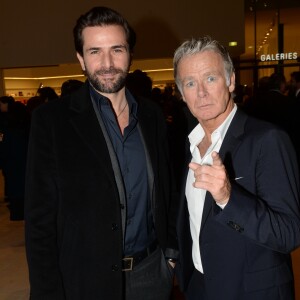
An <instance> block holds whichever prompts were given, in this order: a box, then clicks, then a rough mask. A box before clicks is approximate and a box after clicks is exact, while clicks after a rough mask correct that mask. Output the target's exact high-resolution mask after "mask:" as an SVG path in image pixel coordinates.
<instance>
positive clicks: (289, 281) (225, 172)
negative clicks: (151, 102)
mask: <svg viewBox="0 0 300 300" xmlns="http://www.w3.org/2000/svg"><path fill="white" fill-rule="evenodd" d="M174 76H175V80H176V84H177V86H178V88H179V90H180V92H181V94H182V97H183V100H184V101H185V102H186V103H187V106H188V108H189V109H190V111H191V112H192V114H193V115H194V116H195V117H196V118H197V120H198V125H197V126H196V127H195V128H194V129H193V131H192V132H191V133H190V134H189V142H190V145H189V149H190V153H188V155H187V162H188V163H187V166H188V168H187V170H186V180H185V187H184V189H183V191H182V198H181V203H180V208H179V216H178V223H177V235H178V244H179V253H180V254H179V259H178V262H177V263H176V267H175V269H176V274H177V278H178V281H179V284H180V286H181V289H182V290H183V291H184V293H185V295H186V298H187V299H188V300H196V299H197V300H198V299H201V300H220V299H224V300H253V299H255V300H266V299H272V300H279V299H280V300H291V299H294V286H293V271H292V265H291V257H290V252H291V251H293V250H294V249H295V248H297V247H298V246H299V245H300V211H299V173H298V169H297V160H296V154H295V151H294V148H293V146H292V144H291V141H290V139H289V137H288V135H287V134H286V133H285V132H284V131H282V130H281V129H280V128H278V127H276V126H275V125H273V124H271V123H267V122H265V121H262V120H258V119H254V118H252V117H250V116H247V115H246V114H245V112H243V111H242V110H241V109H240V108H238V107H237V105H236V104H235V103H234V100H233V96H232V92H233V91H234V87H235V73H234V67H233V64H232V60H231V58H230V56H229V53H228V51H227V50H226V49H225V48H224V47H223V46H222V45H221V44H220V43H219V42H218V41H216V40H213V39H212V38H210V37H207V36H206V37H202V38H199V39H191V40H188V41H186V42H184V43H183V44H182V45H181V46H180V47H179V48H178V49H177V50H176V51H175V54H174Z"/></svg>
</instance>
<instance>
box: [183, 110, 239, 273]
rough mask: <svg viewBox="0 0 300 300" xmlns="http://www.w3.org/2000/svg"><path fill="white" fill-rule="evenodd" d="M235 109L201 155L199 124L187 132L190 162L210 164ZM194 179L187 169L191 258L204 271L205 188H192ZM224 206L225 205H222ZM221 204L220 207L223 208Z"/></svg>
mask: <svg viewBox="0 0 300 300" xmlns="http://www.w3.org/2000/svg"><path fill="white" fill-rule="evenodd" d="M236 110H237V106H236V105H235V106H234V108H233V110H232V111H231V113H230V114H229V115H228V117H227V118H226V120H225V121H224V122H223V123H222V124H221V126H219V127H218V128H217V129H216V130H215V131H214V132H213V133H212V135H211V145H210V147H209V148H208V149H207V151H206V153H205V155H204V156H203V157H201V155H200V151H199V149H198V147H197V146H198V145H199V143H200V142H201V141H202V139H203V137H204V130H203V128H202V126H201V125H200V124H198V125H197V126H196V127H195V128H194V129H193V131H192V132H191V133H190V134H189V136H188V138H189V141H190V151H191V154H192V160H191V161H192V162H195V163H198V164H201V165H205V164H206V165H212V157H211V153H212V152H213V151H216V152H219V150H220V148H221V145H222V142H223V140H224V137H225V134H226V132H227V129H228V127H229V125H230V123H231V121H232V118H233V116H234V115H235V113H236ZM194 181H195V177H194V171H193V170H191V169H190V170H189V172H188V176H187V181H186V187H185V195H186V199H187V204H188V210H189V215H190V230H191V236H192V240H193V247H192V258H193V262H194V266H195V268H196V269H197V270H198V271H199V272H201V273H204V270H203V266H202V261H201V254H200V243H199V237H200V227H201V221H202V213H203V207H204V200H205V196H206V190H203V189H199V188H194V187H193V183H194ZM224 206H225V205H224ZM224 206H222V208H224Z"/></svg>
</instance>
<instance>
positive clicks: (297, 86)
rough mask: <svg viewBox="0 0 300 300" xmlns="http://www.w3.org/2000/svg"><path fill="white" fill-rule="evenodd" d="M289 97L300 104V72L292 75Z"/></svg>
mask: <svg viewBox="0 0 300 300" xmlns="http://www.w3.org/2000/svg"><path fill="white" fill-rule="evenodd" d="M289 96H290V97H291V98H292V100H296V101H298V102H300V71H295V72H292V73H291V80H290V85H289Z"/></svg>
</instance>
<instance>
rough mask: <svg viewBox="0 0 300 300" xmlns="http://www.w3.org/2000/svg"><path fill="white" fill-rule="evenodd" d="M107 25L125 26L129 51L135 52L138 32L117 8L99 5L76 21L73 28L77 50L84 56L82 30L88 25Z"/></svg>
mask: <svg viewBox="0 0 300 300" xmlns="http://www.w3.org/2000/svg"><path fill="white" fill-rule="evenodd" d="M107 25H119V26H121V27H123V29H124V31H125V34H126V40H127V43H128V45H129V51H130V52H131V53H133V49H134V46H135V42H136V34H135V32H134V30H133V29H132V28H131V26H130V25H129V23H128V22H127V20H126V19H125V18H124V17H123V16H122V15H121V14H119V13H118V12H116V11H115V10H113V9H111V8H108V7H104V6H97V7H94V8H92V9H91V10H89V11H88V12H87V13H85V14H84V15H81V16H80V17H79V19H78V20H77V22H76V25H75V27H74V29H73V37H74V43H75V49H76V51H77V52H78V53H79V54H80V55H81V56H83V39H82V31H83V29H84V28H86V27H95V26H107Z"/></svg>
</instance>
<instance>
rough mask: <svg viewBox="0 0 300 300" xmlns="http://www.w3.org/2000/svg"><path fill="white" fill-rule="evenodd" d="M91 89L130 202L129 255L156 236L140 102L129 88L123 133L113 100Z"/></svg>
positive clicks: (126, 252) (128, 216)
mask: <svg viewBox="0 0 300 300" xmlns="http://www.w3.org/2000/svg"><path fill="white" fill-rule="evenodd" d="M90 91H91V95H92V99H93V100H94V101H95V102H96V106H97V108H98V110H99V113H100V115H101V117H102V119H103V122H104V124H105V127H106V130H107V133H108V135H109V137H110V140H111V143H112V145H113V148H114V150H115V153H116V156H117V158H118V162H119V167H120V170H121V173H122V177H123V183H124V187H125V191H126V206H127V219H126V229H125V249H124V255H125V256H126V255H127V256H128V255H132V254H133V253H136V252H138V251H141V250H143V249H144V248H146V247H147V246H148V245H149V244H150V243H151V242H153V240H154V239H155V234H154V226H153V219H152V213H151V206H150V199H149V195H150V193H149V186H148V175H147V164H146V155H145V150H144V146H143V143H142V140H141V136H140V132H139V130H138V127H137V123H138V119H137V108H138V104H137V102H136V101H135V99H134V98H133V96H132V95H131V94H130V92H129V91H128V90H126V99H127V102H128V107H129V124H128V126H127V127H126V128H125V129H124V135H122V133H121V131H120V128H119V125H118V122H117V120H116V117H115V114H114V112H113V109H112V106H111V103H110V100H109V99H108V98H106V97H104V96H102V95H100V94H99V93H97V92H96V91H95V90H94V89H93V88H92V87H91V88H90Z"/></svg>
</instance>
